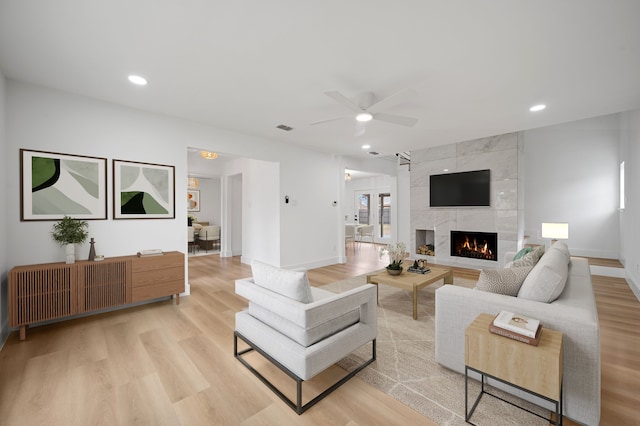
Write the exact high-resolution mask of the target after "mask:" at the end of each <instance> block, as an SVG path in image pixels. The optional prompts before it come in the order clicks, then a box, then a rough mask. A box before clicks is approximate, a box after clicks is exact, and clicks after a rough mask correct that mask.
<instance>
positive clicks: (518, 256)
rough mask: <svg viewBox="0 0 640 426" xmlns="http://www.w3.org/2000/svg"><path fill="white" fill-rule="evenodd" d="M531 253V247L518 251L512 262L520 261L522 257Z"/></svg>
mask: <svg viewBox="0 0 640 426" xmlns="http://www.w3.org/2000/svg"><path fill="white" fill-rule="evenodd" d="M531 251H533V247H525V248H523V249H522V250H520V251H519V252H518V253H517V254H516V255H515V256H513V260H518V259H521V258H522V257H524V255H525V254H527V253H529V252H531Z"/></svg>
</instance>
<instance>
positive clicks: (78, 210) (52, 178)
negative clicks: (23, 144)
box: [20, 149, 107, 221]
mask: <svg viewBox="0 0 640 426" xmlns="http://www.w3.org/2000/svg"><path fill="white" fill-rule="evenodd" d="M64 216H71V217H73V218H74V219H81V220H105V219H107V159H106V158H100V157H89V156H85V155H73V154H62V153H58V152H48V151H36V150H30V149H20V220H21V221H44V220H61V219H62V218H63V217H64Z"/></svg>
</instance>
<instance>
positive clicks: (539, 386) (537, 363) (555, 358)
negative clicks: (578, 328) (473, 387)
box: [464, 314, 562, 425]
mask: <svg viewBox="0 0 640 426" xmlns="http://www.w3.org/2000/svg"><path fill="white" fill-rule="evenodd" d="M494 318H495V315H490V314H480V315H478V317H477V318H476V319H475V320H474V321H473V322H472V323H471V324H469V326H468V327H467V328H466V329H465V333H464V338H465V353H464V363H465V372H464V412H465V420H466V421H467V422H469V420H470V419H471V416H472V415H473V412H474V410H475V409H476V407H477V406H478V403H479V402H480V398H482V395H484V394H488V395H490V396H493V397H495V398H498V399H501V400H503V399H502V398H500V397H498V396H496V395H494V394H492V393H489V392H487V391H486V390H485V377H489V378H491V379H495V380H498V381H500V382H502V383H506V384H508V385H511V386H513V387H514V388H517V389H520V390H523V391H526V392H528V393H530V394H532V395H535V396H537V397H539V398H542V399H544V400H547V401H550V402H553V403H554V404H555V407H556V412H555V424H556V425H561V424H562V333H561V332H559V331H555V330H551V329H548V328H543V329H542V335H541V337H540V343H539V344H538V346H533V345H528V344H526V343H522V342H519V341H517V340H513V339H509V338H508V337H504V336H499V335H497V334H493V333H491V332H489V325H490V324H491V322H492V321H493V319H494ZM469 370H471V371H474V372H476V373H479V374H480V375H481V387H482V390H481V391H480V394H479V395H478V397H477V398H476V401H475V402H474V404H473V406H472V407H471V410H470V411H469V410H468V385H467V382H468V376H469V374H468V372H469ZM503 401H504V400H503ZM505 402H509V401H505ZM509 403H510V404H512V403H511V402H509ZM512 405H514V406H516V407H518V408H521V409H523V410H525V411H529V410H526V409H525V408H522V407H519V406H517V405H515V404H512ZM529 412H530V413H532V414H535V415H536V416H538V417H542V418H544V419H545V420H547V421H548V420H549V419H546V418H545V417H543V416H540V415H539V414H537V413H533V412H531V411H529Z"/></svg>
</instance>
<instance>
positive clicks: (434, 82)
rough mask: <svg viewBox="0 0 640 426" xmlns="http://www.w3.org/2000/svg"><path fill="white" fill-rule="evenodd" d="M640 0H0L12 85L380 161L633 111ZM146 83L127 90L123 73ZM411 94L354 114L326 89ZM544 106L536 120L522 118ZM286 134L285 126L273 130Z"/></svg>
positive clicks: (1, 51) (638, 92)
mask: <svg viewBox="0 0 640 426" xmlns="http://www.w3.org/2000/svg"><path fill="white" fill-rule="evenodd" d="M639 18H640V1H637V0H628V1H622V0H607V1H602V0H597V1H596V0H563V1H557V0H538V1H522V0H520V1H514V0H493V1H472V0H468V1H462V0H457V1H456V0H452V1H445V0H442V1H434V0H415V1H407V0H396V1H393V2H392V1H382V0H349V1H345V0H325V1H315V2H310V1H300V0H271V1H264V0H246V1H214V0H182V1H167V0H164V1H152V0H133V1H132V0H110V1H98V0H56V1H46V2H45V1H17V0H0V69H1V70H2V72H3V74H4V75H5V76H6V77H8V78H11V79H15V80H22V81H26V82H31V83H35V84H39V85H44V86H48V87H52V88H57V89H61V90H65V91H69V92H73V93H78V94H82V95H86V96H90V97H94V98H98V99H103V100H107V101H112V102H116V103H119V104H123V105H128V106H131V107H135V108H140V109H143V110H148V111H154V112H158V113H163V114H169V115H173V116H177V117H183V118H186V119H190V120H196V121H199V122H205V123H211V124H213V125H215V126H219V127H223V128H227V129H232V130H236V131H240V132H244V133H248V134H252V135H258V136H262V137H266V138H271V139H278V140H282V141H287V142H291V143H297V144H301V145H305V146H308V147H313V149H318V150H322V151H326V152H332V153H340V154H345V155H366V154H364V153H363V150H362V149H361V148H360V146H361V145H362V144H364V143H368V144H370V145H371V148H370V149H369V150H372V151H377V152H380V153H381V154H383V155H388V154H393V153H395V152H399V151H408V150H411V149H416V148H421V147H426V146H429V145H440V144H443V143H448V142H454V141H460V140H467V139H472V138H476V137H482V136H489V135H494V134H500V133H504V132H509V131H516V130H523V129H528V128H535V127H540V126H545V125H550V124H556V123H561V122H567V121H572V120H576V119H581V118H587V117H593V116H598V115H603V114H608V113H614V112H620V111H626V110H630V109H638V108H640V78H639V76H640V24H639V23H638V19H639ZM130 73H138V74H141V75H143V76H145V77H146V78H147V79H148V80H149V84H148V86H146V87H136V86H133V85H131V84H130V83H129V82H128V81H127V75H129V74H130ZM406 88H412V89H414V90H415V92H416V94H415V95H414V96H411V97H409V98H407V99H405V100H404V101H403V102H402V103H400V104H398V105H395V106H394V105H392V106H390V107H389V108H386V109H385V110H384V112H387V113H394V114H404V115H408V116H412V117H416V118H418V119H419V122H418V124H417V125H416V126H414V127H412V128H405V127H402V126H398V125H393V124H388V123H384V122H378V121H373V122H370V123H369V124H368V125H367V127H366V132H365V133H364V135H362V136H355V135H354V134H355V129H356V126H355V121H354V120H352V119H344V120H338V121H333V122H329V123H326V124H321V125H316V126H309V123H311V122H315V121H319V120H325V119H329V118H333V117H339V116H343V115H349V114H350V111H349V110H348V109H346V108H345V107H344V106H342V105H340V104H338V103H336V102H335V101H334V100H333V99H331V98H329V97H328V96H326V95H324V92H325V91H331V90H337V91H340V92H341V93H343V94H344V95H346V96H347V97H350V98H355V97H356V96H357V95H359V94H361V93H363V92H367V91H372V92H374V93H375V94H376V95H377V96H378V97H386V96H389V95H391V94H394V93H396V92H398V91H401V90H403V89H406ZM537 103H545V104H547V105H548V107H547V109H546V110H544V111H542V112H539V113H536V114H533V113H530V112H529V111H528V108H529V107H530V106H532V105H534V104H537ZM278 124H286V125H289V126H291V127H293V128H294V130H293V131H291V132H283V131H281V130H278V129H276V128H275V126H277V125H278Z"/></svg>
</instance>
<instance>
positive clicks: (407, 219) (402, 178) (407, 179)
mask: <svg viewBox="0 0 640 426" xmlns="http://www.w3.org/2000/svg"><path fill="white" fill-rule="evenodd" d="M396 185H397V188H398V191H397V194H398V196H397V197H396V200H397V202H396V205H397V208H398V211H397V217H398V222H397V241H404V242H405V243H407V244H409V241H411V232H410V231H409V230H410V229H411V172H410V171H409V168H408V167H407V166H400V167H399V168H398V176H397V180H396Z"/></svg>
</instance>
